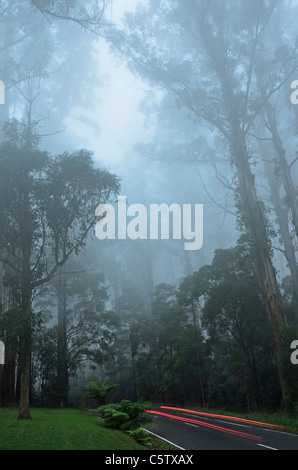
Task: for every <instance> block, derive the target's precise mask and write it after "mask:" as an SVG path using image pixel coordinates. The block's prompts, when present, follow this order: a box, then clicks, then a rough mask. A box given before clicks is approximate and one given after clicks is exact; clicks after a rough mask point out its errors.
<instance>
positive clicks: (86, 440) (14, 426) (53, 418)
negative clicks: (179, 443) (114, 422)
mask: <svg viewBox="0 0 298 470" xmlns="http://www.w3.org/2000/svg"><path fill="white" fill-rule="evenodd" d="M31 416H32V420H30V421H18V419H17V409H16V408H10V409H5V410H3V409H1V408H0V450H146V449H147V447H145V446H143V445H140V444H138V443H137V442H136V441H135V440H133V439H132V438H131V437H130V436H129V435H128V434H126V433H124V432H122V431H118V430H112V429H107V428H105V427H104V426H103V424H102V422H101V421H100V420H99V419H98V417H97V416H96V415H93V414H90V413H88V412H85V411H82V410H79V409H49V408H45V409H43V408H32V409H31ZM152 446H153V447H152ZM150 448H151V449H152V448H155V449H159V448H164V444H163V443H160V442H159V441H158V440H155V441H154V442H153V443H152V444H151V446H150Z"/></svg>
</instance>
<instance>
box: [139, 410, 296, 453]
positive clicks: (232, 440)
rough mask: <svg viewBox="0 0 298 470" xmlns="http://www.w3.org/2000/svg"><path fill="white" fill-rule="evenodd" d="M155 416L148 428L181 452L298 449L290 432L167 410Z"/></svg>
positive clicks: (293, 435) (155, 413)
mask: <svg viewBox="0 0 298 470" xmlns="http://www.w3.org/2000/svg"><path fill="white" fill-rule="evenodd" d="M160 412H163V413H165V414H166V415H170V416H164V415H161V414H157V413H160ZM152 416H153V425H148V426H146V429H147V430H148V431H150V432H152V433H154V434H156V435H158V436H160V437H161V438H163V439H165V440H166V441H168V442H170V443H172V444H174V445H176V446H177V447H178V448H180V449H181V450H298V435H295V434H291V433H289V432H282V431H276V430H272V429H266V428H262V427H256V426H251V425H247V424H240V423H230V422H227V421H224V420H221V419H214V418H211V419H210V418H207V417H202V416H195V415H190V414H189V413H182V412H175V411H172V410H164V409H162V410H160V411H158V412H154V411H153V414H152Z"/></svg>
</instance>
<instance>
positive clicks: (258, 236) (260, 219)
mask: <svg viewBox="0 0 298 470" xmlns="http://www.w3.org/2000/svg"><path fill="white" fill-rule="evenodd" d="M233 144H234V145H233V150H234V151H233V156H234V159H235V165H236V169H237V174H238V180H239V191H240V196H241V198H240V202H239V204H238V207H239V206H240V207H239V209H240V211H241V214H242V216H243V220H244V224H245V227H246V229H247V231H248V234H249V236H250V239H251V245H252V250H253V255H254V260H255V265H256V271H257V278H258V282H259V285H260V289H261V292H263V294H264V301H265V306H266V311H267V317H268V322H269V325H270V329H271V333H272V339H273V351H274V354H275V357H276V361H277V369H278V374H279V379H280V385H281V390H282V394H283V398H284V402H285V403H288V398H289V393H290V384H289V383H288V381H287V378H286V377H284V376H283V374H282V372H281V370H280V367H279V366H280V363H281V360H282V350H281V346H280V341H279V335H280V332H281V330H282V329H283V327H285V326H287V322H286V319H285V317H284V314H283V311H282V306H281V300H280V293H279V289H278V284H277V280H276V273H275V270H274V267H273V264H272V260H271V254H270V247H269V242H268V235H267V231H266V222H265V216H264V214H263V212H262V210H261V206H260V204H259V201H258V198H257V194H256V190H255V183H254V175H253V174H252V173H251V169H250V165H249V160H248V153H247V149H246V144H245V140H244V136H243V135H241V131H240V130H239V129H236V130H235V129H234V139H233Z"/></svg>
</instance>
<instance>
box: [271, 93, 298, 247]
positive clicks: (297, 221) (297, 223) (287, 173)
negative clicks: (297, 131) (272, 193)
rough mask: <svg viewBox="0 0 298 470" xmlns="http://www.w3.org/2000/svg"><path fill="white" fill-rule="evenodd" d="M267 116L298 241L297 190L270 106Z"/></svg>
mask: <svg viewBox="0 0 298 470" xmlns="http://www.w3.org/2000/svg"><path fill="white" fill-rule="evenodd" d="M266 115H267V119H268V125H269V128H270V132H271V134H272V137H273V144H274V147H275V150H276V154H277V157H278V161H279V164H280V173H281V178H282V181H283V185H284V188H285V191H286V195H287V202H288V205H289V208H290V210H291V214H292V221H293V225H294V228H295V232H296V237H297V240H298V199H297V195H296V188H295V186H294V184H293V180H292V176H291V169H290V166H289V165H288V162H287V160H286V157H285V150H284V148H283V144H282V141H281V138H280V135H279V132H278V128H277V124H276V121H275V119H274V117H273V112H272V109H271V106H270V104H269V103H268V102H267V104H266Z"/></svg>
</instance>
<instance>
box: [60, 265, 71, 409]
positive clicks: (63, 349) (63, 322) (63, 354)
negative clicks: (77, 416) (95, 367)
mask: <svg viewBox="0 0 298 470" xmlns="http://www.w3.org/2000/svg"><path fill="white" fill-rule="evenodd" d="M66 326H67V319H66V275H65V273H61V269H60V272H59V286H58V338H57V340H58V345H57V347H58V357H57V391H58V396H57V398H58V403H60V406H62V407H63V406H65V405H67V402H68V389H69V378H68V360H67V356H68V353H67V338H66Z"/></svg>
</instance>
